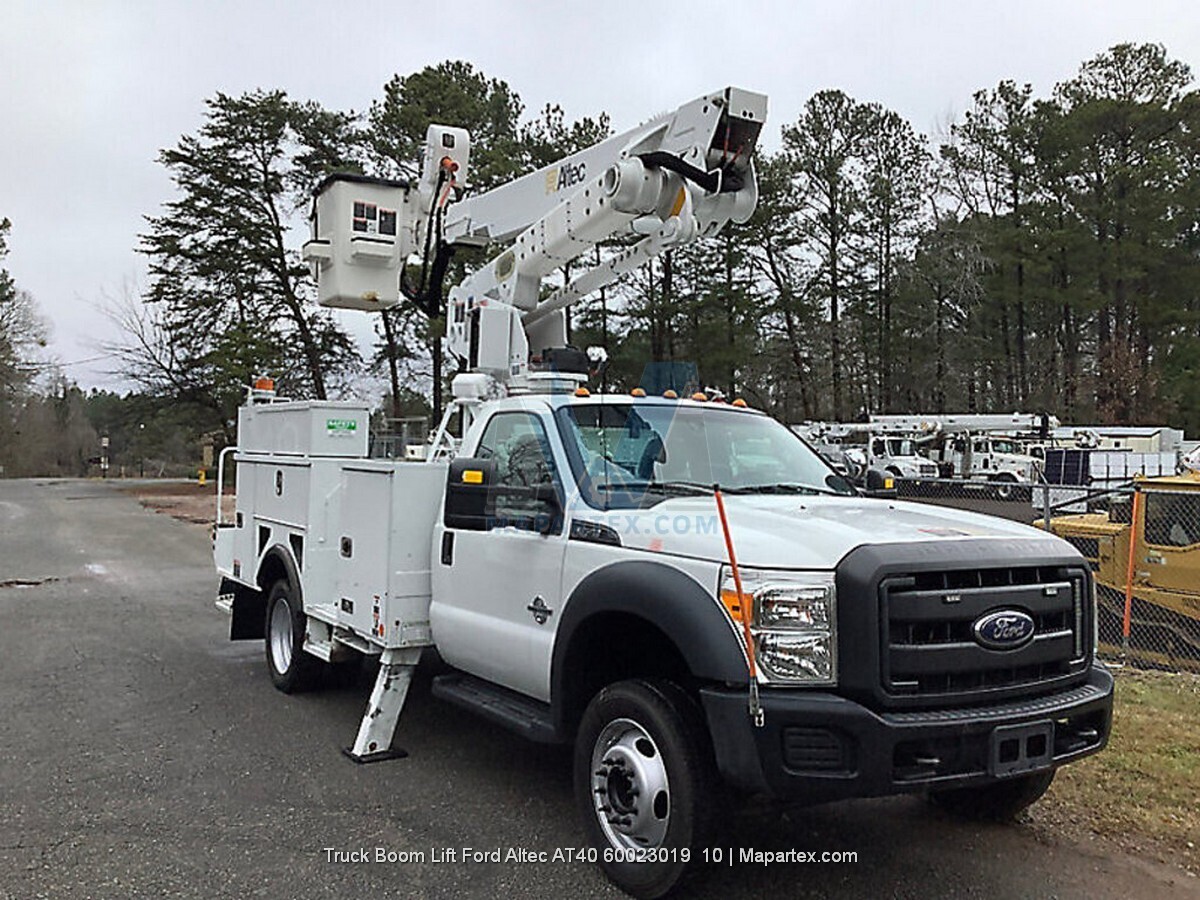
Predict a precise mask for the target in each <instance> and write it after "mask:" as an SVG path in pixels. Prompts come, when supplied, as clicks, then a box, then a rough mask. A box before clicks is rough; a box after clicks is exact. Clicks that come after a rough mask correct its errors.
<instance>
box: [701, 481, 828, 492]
mask: <svg viewBox="0 0 1200 900" xmlns="http://www.w3.org/2000/svg"><path fill="white" fill-rule="evenodd" d="M721 490H722V491H724V492H725V493H727V494H836V493H837V491H831V490H829V489H828V488H819V487H814V486H813V485H811V484H800V483H799V482H794V481H792V482H786V481H785V482H781V483H779V484H750V485H745V486H744V487H730V488H721Z"/></svg>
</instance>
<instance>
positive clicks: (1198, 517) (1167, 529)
mask: <svg viewBox="0 0 1200 900" xmlns="http://www.w3.org/2000/svg"><path fill="white" fill-rule="evenodd" d="M1144 497H1145V501H1146V534H1145V540H1146V543H1147V544H1157V545H1158V546H1159V547H1190V546H1192V545H1193V544H1198V543H1200V494H1191V493H1183V492H1179V493H1168V492H1165V491H1146V492H1145V495H1144Z"/></svg>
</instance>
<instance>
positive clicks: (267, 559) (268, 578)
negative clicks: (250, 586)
mask: <svg viewBox="0 0 1200 900" xmlns="http://www.w3.org/2000/svg"><path fill="white" fill-rule="evenodd" d="M280 578H286V579H287V582H288V584H289V585H291V588H292V591H293V592H294V593H295V595H296V599H297V600H299V599H301V597H300V594H301V590H302V587H301V584H300V568H299V567H298V566H297V565H296V560H295V559H294V558H293V557H292V552H291V551H290V550H289V549H288V548H287V547H285V546H283V544H275V545H273V546H271V547H269V548H268V549H267V552H266V553H264V554H263V557H262V559H261V560H260V561H259V563H258V575H257V576H256V577H255V583H256V584H257V585H258V589H259V590H260V591H262V592H263V594H264V595H265V594H266V592H267V591H269V590H270V589H271V585H273V584H274V583H275V582H276V581H278V580H279V579H280Z"/></svg>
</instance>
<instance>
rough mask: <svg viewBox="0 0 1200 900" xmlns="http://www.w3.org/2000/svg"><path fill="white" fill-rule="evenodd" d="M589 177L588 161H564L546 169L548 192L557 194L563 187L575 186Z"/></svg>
mask: <svg viewBox="0 0 1200 900" xmlns="http://www.w3.org/2000/svg"><path fill="white" fill-rule="evenodd" d="M586 177H587V163H585V162H577V163H575V164H574V165H572V164H571V163H564V164H562V165H560V166H555V167H554V168H553V169H547V170H546V193H547V194H556V193H558V192H559V191H561V190H562V189H563V188H569V187H574V186H575V185H577V184H579V182H581V181H583V179H585V178H586Z"/></svg>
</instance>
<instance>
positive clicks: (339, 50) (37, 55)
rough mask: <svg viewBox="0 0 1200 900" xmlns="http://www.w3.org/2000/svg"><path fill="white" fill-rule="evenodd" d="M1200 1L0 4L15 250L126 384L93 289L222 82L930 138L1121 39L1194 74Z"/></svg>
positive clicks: (47, 306)
mask: <svg viewBox="0 0 1200 900" xmlns="http://www.w3.org/2000/svg"><path fill="white" fill-rule="evenodd" d="M1196 10H1197V7H1196V3H1195V0H1190V2H1185V0H1179V2H1174V0H1165V2H1151V0H1144V2H1137V3H1134V2H1124V3H1119V4H1118V3H1115V2H1111V0H1110V2H1104V0H1091V2H1082V0H1073V2H1055V0H1035V2H1030V0H1008V2H998V3H993V2H986V3H985V2H965V0H951V2H941V0H936V2H935V0H922V2H915V0H909V2H901V0H894V2H887V0H878V2H851V0H841V2H824V3H817V2H803V0H793V2H765V0H761V2H756V0H741V2H725V3H711V2H705V0H693V2H690V3H682V2H674V0H660V2H658V3H652V4H651V3H645V2H637V3H634V2H623V0H608V2H604V3H599V2H589V3H586V4H585V3H578V4H577V3H572V2H569V0H558V2H553V3H552V2H540V0H539V2H516V0H492V2H478V3H475V2H459V3H449V2H445V0H442V2H436V3H411V2H404V0H392V2H389V3H383V2H374V0H357V2H355V3H336V2H330V0H322V2H308V0H303V2H276V3H269V2H256V0H232V2H230V0H225V2H210V3H204V2H190V3H184V2H171V0H145V2H123V3H122V2H100V0H92V2H77V3H67V2H51V0H0V218H3V217H8V218H9V219H11V220H12V222H13V229H12V234H11V241H10V250H11V253H10V255H9V258H8V260H7V261H6V262H5V263H4V265H5V267H6V268H8V269H9V271H10V272H11V273H12V274H13V277H14V278H15V279H16V281H17V284H18V285H19V286H20V287H22V288H24V289H26V290H28V291H30V292H31V293H32V294H33V295H34V297H35V298H36V300H37V302H38V304H39V305H40V308H41V310H42V312H43V314H44V315H45V316H46V317H47V318H49V319H50V320H51V321H52V323H53V344H52V347H51V352H52V353H53V355H54V356H55V357H57V358H58V359H59V360H60V361H61V362H62V363H64V364H65V367H66V371H67V373H68V374H69V375H70V376H71V377H73V378H76V379H77V380H78V381H79V383H80V384H81V385H83V386H85V387H86V386H92V385H106V384H108V385H114V384H115V382H114V381H113V379H112V378H111V377H109V376H107V375H106V374H105V372H106V368H107V366H108V365H109V364H108V363H106V361H105V360H103V359H95V357H97V356H98V355H99V354H100V351H99V349H98V346H97V345H98V342H99V341H103V340H113V339H116V338H117V336H118V335H117V332H116V331H115V329H114V328H113V326H111V325H110V324H109V323H108V322H107V321H106V320H105V318H104V317H103V316H102V315H101V313H100V312H99V311H98V309H97V306H98V303H99V301H100V298H101V297H102V295H103V294H104V293H106V292H107V293H108V294H110V295H114V294H119V293H120V292H121V291H122V290H124V289H125V286H126V285H129V284H135V283H136V284H144V281H145V279H144V268H145V262H144V259H143V258H142V257H140V256H139V255H138V254H137V253H136V252H135V250H134V248H135V245H136V243H137V234H138V232H139V230H141V229H142V227H143V219H142V217H143V216H144V215H147V214H152V213H155V212H156V211H158V209H159V205H160V204H161V203H162V202H163V201H165V200H167V199H169V198H170V197H171V196H172V192H171V185H170V182H169V180H168V179H167V177H166V173H165V171H164V170H163V169H162V167H161V166H159V165H158V164H157V163H156V162H155V156H156V154H157V152H158V151H159V149H161V148H163V147H167V146H171V145H173V144H174V143H175V142H176V141H178V139H179V137H180V135H182V134H184V133H189V132H192V131H194V130H195V129H196V128H197V126H198V125H199V124H200V122H201V117H202V113H203V101H204V99H205V98H206V97H210V96H212V95H213V94H214V93H215V92H217V91H223V92H225V93H231V94H237V93H241V92H243V91H248V90H253V89H255V88H267V89H270V88H282V89H284V90H286V91H287V92H288V93H289V94H290V95H291V96H292V97H294V98H297V99H315V100H317V101H319V102H321V103H322V104H324V105H325V106H327V107H330V108H338V109H356V110H361V109H364V108H366V107H367V106H369V105H370V103H371V101H372V100H373V99H375V98H377V97H378V96H379V95H380V89H381V86H382V85H383V83H384V82H385V81H387V80H388V79H389V78H390V77H391V76H392V75H393V74H397V73H399V74H402V75H403V74H408V73H411V72H414V71H417V70H419V69H421V68H422V67H424V66H426V65H429V64H434V63H437V62H440V61H442V60H445V59H465V60H468V61H470V62H471V63H473V64H474V65H475V66H476V67H477V68H478V69H481V70H482V71H483V72H484V73H486V74H487V75H489V76H491V77H495V78H501V79H503V80H505V81H507V82H508V83H509V85H511V86H512V88H513V89H514V90H516V92H517V93H518V94H520V96H521V98H522V100H523V101H524V103H525V107H526V109H527V110H531V111H536V110H537V109H540V108H541V107H542V106H543V105H544V104H545V103H547V102H557V103H560V104H561V105H562V106H563V108H564V109H565V110H566V113H567V116H568V117H569V118H578V117H581V116H584V115H594V114H595V113H597V112H599V111H601V110H606V111H608V112H609V114H610V115H611V116H612V121H613V126H614V128H615V129H617V130H618V131H620V130H624V129H625V128H628V127H631V126H632V125H635V124H637V122H639V121H641V120H642V119H645V118H647V117H648V116H650V115H652V114H654V113H657V112H661V111H663V110H666V109H668V108H673V107H675V106H677V105H679V104H680V103H683V102H685V101H687V100H690V99H692V98H693V97H695V96H698V95H700V94H702V93H705V92H707V91H710V90H714V89H716V88H719V87H721V86H723V85H725V84H735V85H738V86H741V87H746V88H750V89H753V90H758V91H762V92H764V93H766V94H768V95H769V97H770V107H771V109H770V117H769V118H770V121H769V123H768V127H767V131H766V133H765V143H766V145H767V146H768V147H769V148H773V147H777V146H778V143H779V138H778V134H779V126H780V125H782V124H784V123H785V122H788V121H793V120H794V119H795V118H796V116H797V114H798V112H799V110H800V109H801V107H802V106H803V104H804V102H805V101H806V100H807V99H808V98H809V97H810V96H811V95H812V94H813V93H814V92H816V91H818V90H821V89H823V88H830V87H836V88H841V89H842V90H844V91H846V92H847V93H849V94H850V95H851V96H853V97H855V98H856V99H858V100H863V101H878V102H880V103H882V104H883V105H884V106H886V107H889V108H891V109H894V110H896V111H897V112H899V113H900V114H902V115H904V116H905V117H907V118H908V119H909V121H911V122H912V123H913V125H914V126H915V127H916V128H917V129H918V130H921V131H924V132H926V133H933V132H936V131H938V130H940V129H942V128H944V126H945V123H946V122H947V121H950V120H951V119H953V118H954V117H955V116H957V115H959V114H960V113H961V112H962V110H963V109H964V108H966V107H967V106H968V105H969V102H970V97H971V94H972V93H973V92H974V91H976V90H978V89H980V88H987V87H991V86H994V85H995V84H996V83H997V82H998V81H1000V80H1001V79H1004V78H1011V79H1014V80H1016V81H1018V82H1030V83H1032V84H1033V86H1034V88H1035V90H1036V91H1037V92H1038V93H1041V94H1044V93H1046V92H1048V91H1049V90H1050V89H1051V88H1052V87H1053V86H1054V84H1055V83H1057V82H1058V81H1061V80H1063V79H1065V78H1068V77H1070V76H1071V75H1072V74H1073V73H1074V72H1075V71H1076V70H1077V69H1078V66H1079V64H1080V63H1081V62H1082V61H1083V60H1085V59H1088V58H1090V57H1092V56H1094V55H1095V54H1097V53H1099V52H1101V51H1102V50H1104V49H1106V48H1108V47H1110V46H1112V45H1113V44H1115V43H1119V42H1121V41H1154V42H1160V43H1164V44H1165V45H1166V47H1167V49H1168V51H1169V53H1170V54H1171V55H1172V56H1173V57H1174V58H1176V59H1180V60H1183V61H1184V62H1186V63H1188V64H1189V65H1191V66H1192V67H1193V68H1198V67H1200V15H1197V11H1196ZM353 315H358V316H366V315H367V314H353ZM358 325H359V327H357V328H356V329H355V330H356V331H357V332H359V333H369V326H367V325H366V323H365V322H359V323H358Z"/></svg>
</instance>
